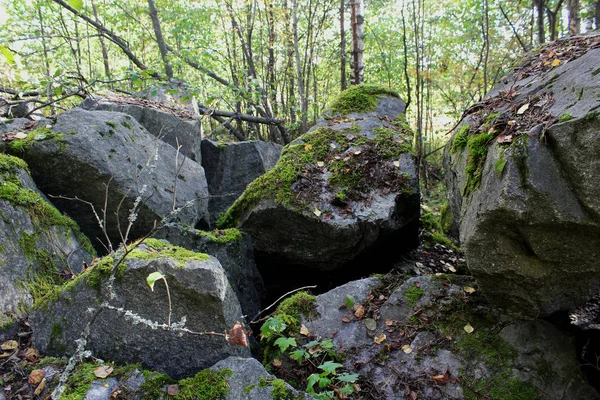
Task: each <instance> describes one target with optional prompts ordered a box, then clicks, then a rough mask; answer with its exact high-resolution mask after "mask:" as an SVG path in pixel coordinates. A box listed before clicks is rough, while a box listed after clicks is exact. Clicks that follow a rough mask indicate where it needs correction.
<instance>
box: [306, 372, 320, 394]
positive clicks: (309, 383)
mask: <svg viewBox="0 0 600 400" xmlns="http://www.w3.org/2000/svg"><path fill="white" fill-rule="evenodd" d="M319 379H321V377H320V376H319V374H312V375H311V376H309V377H308V379H307V380H306V393H308V394H314V393H315V390H314V389H313V386H315V383H317V382H318V381H319Z"/></svg>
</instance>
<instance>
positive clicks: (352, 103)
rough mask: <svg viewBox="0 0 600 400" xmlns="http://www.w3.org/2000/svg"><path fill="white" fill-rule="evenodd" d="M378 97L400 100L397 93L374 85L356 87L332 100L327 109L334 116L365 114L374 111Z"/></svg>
mask: <svg viewBox="0 0 600 400" xmlns="http://www.w3.org/2000/svg"><path fill="white" fill-rule="evenodd" d="M379 96H391V97H397V98H400V95H399V94H398V92H395V91H393V90H391V89H388V88H385V87H381V86H375V85H358V86H352V87H351V88H349V89H347V90H345V91H343V92H342V93H340V94H339V95H338V96H337V97H336V98H335V99H334V100H332V101H331V102H330V103H329V105H328V107H327V109H329V110H331V111H332V112H333V113H334V114H338V115H348V114H350V113H366V112H371V111H375V109H376V108H377V99H378V98H379Z"/></svg>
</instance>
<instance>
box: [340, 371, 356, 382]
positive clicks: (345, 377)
mask: <svg viewBox="0 0 600 400" xmlns="http://www.w3.org/2000/svg"><path fill="white" fill-rule="evenodd" d="M337 379H338V380H339V381H341V382H346V383H352V382H356V380H357V379H358V374H349V373H347V372H346V373H343V374H340V375H338V377H337Z"/></svg>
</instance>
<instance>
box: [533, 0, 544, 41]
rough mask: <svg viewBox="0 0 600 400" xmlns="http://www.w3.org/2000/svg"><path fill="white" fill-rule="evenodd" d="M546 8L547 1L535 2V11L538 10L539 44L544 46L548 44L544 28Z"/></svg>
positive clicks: (537, 0) (536, 0)
mask: <svg viewBox="0 0 600 400" xmlns="http://www.w3.org/2000/svg"><path fill="white" fill-rule="evenodd" d="M544 8H545V0H535V9H536V10H537V31H538V44H543V43H545V42H546V33H545V26H544Z"/></svg>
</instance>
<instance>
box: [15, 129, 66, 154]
mask: <svg viewBox="0 0 600 400" xmlns="http://www.w3.org/2000/svg"><path fill="white" fill-rule="evenodd" d="M64 136H65V134H64V133H55V132H54V131H52V128H48V127H45V126H44V127H40V128H37V129H34V130H32V131H31V132H28V133H27V137H25V138H23V139H14V140H12V141H10V142H9V144H8V151H9V152H10V153H12V154H23V153H25V152H26V151H27V150H29V148H31V145H32V144H33V143H35V142H39V141H42V140H55V141H56V142H57V143H58V148H59V149H61V150H62V149H64V147H65V146H66V145H67V142H65V141H64V139H63V138H64Z"/></svg>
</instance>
